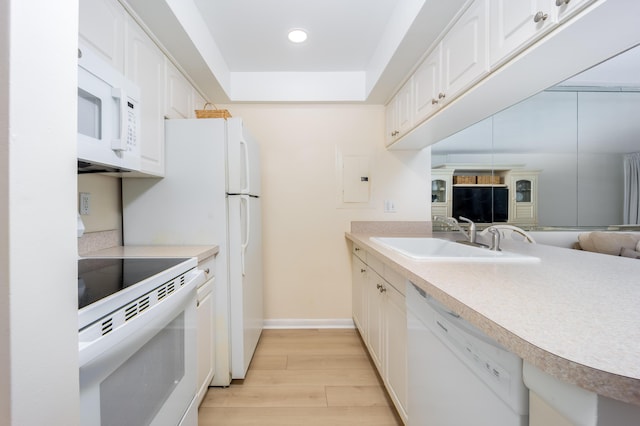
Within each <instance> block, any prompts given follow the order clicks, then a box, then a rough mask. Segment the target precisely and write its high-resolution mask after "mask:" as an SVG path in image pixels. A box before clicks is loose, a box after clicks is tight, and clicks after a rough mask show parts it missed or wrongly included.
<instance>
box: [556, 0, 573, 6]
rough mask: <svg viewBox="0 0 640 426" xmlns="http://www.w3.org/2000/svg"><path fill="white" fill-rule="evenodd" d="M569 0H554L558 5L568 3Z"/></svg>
mask: <svg viewBox="0 0 640 426" xmlns="http://www.w3.org/2000/svg"><path fill="white" fill-rule="evenodd" d="M570 1H571V0H556V6H558V7H560V6H562V5H563V4H569V2H570Z"/></svg>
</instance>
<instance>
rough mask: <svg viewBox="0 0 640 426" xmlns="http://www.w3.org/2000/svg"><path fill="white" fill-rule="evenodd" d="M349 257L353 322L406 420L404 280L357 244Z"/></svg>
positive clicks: (395, 403) (391, 396)
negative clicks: (350, 260) (351, 274)
mask: <svg viewBox="0 0 640 426" xmlns="http://www.w3.org/2000/svg"><path fill="white" fill-rule="evenodd" d="M356 249H357V251H356ZM352 259H353V317H354V322H355V324H356V327H357V328H358V331H359V332H360V335H361V336H362V339H363V340H364V342H365V344H366V346H367V349H368V351H369V354H370V356H371V359H372V360H373V362H374V364H375V366H376V368H377V369H378V373H379V374H380V377H381V378H382V380H383V382H384V385H385V387H386V389H387V392H388V394H389V396H390V398H391V400H392V401H393V404H394V405H395V407H396V409H397V411H398V414H399V415H400V417H401V418H402V420H403V421H404V422H405V423H406V421H407V381H408V380H407V320H406V308H405V297H404V292H403V291H401V290H400V289H402V290H404V280H403V279H402V277H401V276H400V275H399V274H397V273H395V272H394V271H392V270H391V269H390V268H388V267H386V268H385V265H384V264H383V263H382V262H380V261H379V260H378V259H376V258H374V257H373V256H370V255H369V254H368V253H365V252H364V250H363V249H362V248H360V247H356V246H354V252H353V256H352ZM365 260H366V262H367V263H365Z"/></svg>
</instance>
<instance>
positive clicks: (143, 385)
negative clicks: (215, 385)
mask: <svg viewBox="0 0 640 426" xmlns="http://www.w3.org/2000/svg"><path fill="white" fill-rule="evenodd" d="M196 266H197V261H196V259H195V258H189V259H187V258H184V259H183V258H85V259H79V260H78V330H79V366H80V408H81V424H82V425H100V426H107V425H122V424H135V425H154V426H159V425H170V426H176V425H183V426H187V425H194V426H195V425H196V424H197V404H196V403H195V394H196V369H197V366H196V365H197V361H196V289H197V287H198V285H200V284H201V283H202V282H204V273H203V272H202V271H200V270H198V269H197V268H196Z"/></svg>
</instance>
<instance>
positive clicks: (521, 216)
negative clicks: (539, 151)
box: [509, 175, 538, 224]
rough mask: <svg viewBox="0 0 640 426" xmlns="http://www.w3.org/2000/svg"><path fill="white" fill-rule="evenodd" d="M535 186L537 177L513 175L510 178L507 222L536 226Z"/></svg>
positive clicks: (536, 188)
mask: <svg viewBox="0 0 640 426" xmlns="http://www.w3.org/2000/svg"><path fill="white" fill-rule="evenodd" d="M537 185H538V179H537V176H523V175H519V176H518V175H515V176H512V177H511V179H510V186H509V193H510V196H511V203H510V212H509V222H512V223H516V224H517V223H522V224H536V223H537V222H538V206H537V198H538V196H537V192H538V187H537Z"/></svg>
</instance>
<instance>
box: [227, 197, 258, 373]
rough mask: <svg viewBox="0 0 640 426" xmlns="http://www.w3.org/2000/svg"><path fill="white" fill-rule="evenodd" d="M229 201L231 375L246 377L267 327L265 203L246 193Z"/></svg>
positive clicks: (230, 198) (228, 199)
mask: <svg viewBox="0 0 640 426" xmlns="http://www.w3.org/2000/svg"><path fill="white" fill-rule="evenodd" d="M227 202H228V209H229V288H230V298H231V306H233V307H236V308H234V309H232V310H231V312H230V314H231V334H232V336H234V338H233V339H232V340H231V376H232V378H233V379H244V377H245V375H246V373H247V369H248V368H249V363H250V362H251V358H252V356H253V353H254V352H255V349H256V346H257V344H258V339H259V338H260V334H261V333H262V327H263V310H262V299H263V298H262V254H261V246H262V231H261V220H260V217H261V216H260V214H261V211H260V210H261V205H260V198H257V197H249V196H245V195H230V196H229V197H228V198H227ZM239 306H242V309H238V308H237V307H239ZM239 336H242V338H237V337H239Z"/></svg>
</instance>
